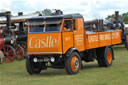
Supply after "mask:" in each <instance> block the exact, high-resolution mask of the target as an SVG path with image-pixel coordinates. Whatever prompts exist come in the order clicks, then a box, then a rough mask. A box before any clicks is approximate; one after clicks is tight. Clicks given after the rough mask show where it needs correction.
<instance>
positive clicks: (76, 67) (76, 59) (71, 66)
mask: <svg viewBox="0 0 128 85" xmlns="http://www.w3.org/2000/svg"><path fill="white" fill-rule="evenodd" d="M65 69H66V71H67V73H68V74H70V75H72V74H77V73H78V72H79V71H80V69H81V58H80V55H79V54H78V53H77V52H73V53H72V54H71V56H69V57H68V58H67V59H66V62H65Z"/></svg>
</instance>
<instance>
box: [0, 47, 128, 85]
mask: <svg viewBox="0 0 128 85" xmlns="http://www.w3.org/2000/svg"><path fill="white" fill-rule="evenodd" d="M113 48H114V53H115V60H114V61H113V65H112V66H111V67H108V68H105V67H104V68H101V67H98V64H97V62H96V61H95V62H91V63H84V62H83V63H84V68H83V70H80V72H79V73H78V74H76V75H68V74H67V73H66V71H65V69H53V68H49V69H48V70H45V71H42V72H41V74H39V75H32V76H31V75H29V74H28V73H27V72H26V67H25V60H23V61H21V62H18V61H15V62H13V63H10V64H2V65H0V85H128V84H127V83H128V51H127V50H126V49H125V48H124V46H114V47H113Z"/></svg>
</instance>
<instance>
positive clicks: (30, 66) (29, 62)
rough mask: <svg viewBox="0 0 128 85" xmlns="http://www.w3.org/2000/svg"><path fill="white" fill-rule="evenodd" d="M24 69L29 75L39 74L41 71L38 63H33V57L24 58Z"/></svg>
mask: <svg viewBox="0 0 128 85" xmlns="http://www.w3.org/2000/svg"><path fill="white" fill-rule="evenodd" d="M26 69H27V72H28V73H29V74H30V75H32V74H39V73H40V72H41V67H40V65H39V63H34V62H33V58H27V59H26Z"/></svg>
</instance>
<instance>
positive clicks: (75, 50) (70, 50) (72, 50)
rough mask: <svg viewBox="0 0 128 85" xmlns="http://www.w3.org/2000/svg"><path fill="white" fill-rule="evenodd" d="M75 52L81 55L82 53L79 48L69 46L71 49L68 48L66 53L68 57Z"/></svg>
mask: <svg viewBox="0 0 128 85" xmlns="http://www.w3.org/2000/svg"><path fill="white" fill-rule="evenodd" d="M73 52H78V54H79V55H80V53H79V51H78V50H77V48H69V49H68V50H67V52H66V53H65V55H66V56H67V57H70V55H71V54H72V53H73Z"/></svg>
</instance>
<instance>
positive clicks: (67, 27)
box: [63, 23, 71, 31]
mask: <svg viewBox="0 0 128 85" xmlns="http://www.w3.org/2000/svg"><path fill="white" fill-rule="evenodd" d="M63 30H64V31H70V30H71V28H70V26H69V25H68V24H67V23H64V28H63Z"/></svg>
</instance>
